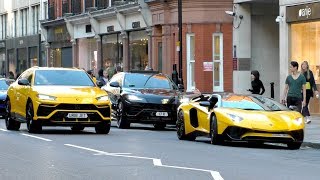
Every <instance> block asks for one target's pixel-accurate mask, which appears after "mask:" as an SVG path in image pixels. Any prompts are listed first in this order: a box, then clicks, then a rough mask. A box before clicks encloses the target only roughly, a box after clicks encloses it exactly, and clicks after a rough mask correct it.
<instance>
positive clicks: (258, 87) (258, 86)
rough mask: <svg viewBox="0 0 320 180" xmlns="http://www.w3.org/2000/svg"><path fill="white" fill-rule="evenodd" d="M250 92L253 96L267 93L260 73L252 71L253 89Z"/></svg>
mask: <svg viewBox="0 0 320 180" xmlns="http://www.w3.org/2000/svg"><path fill="white" fill-rule="evenodd" d="M248 91H250V92H252V94H260V95H262V94H263V93H264V92H265V89H264V86H263V83H262V81H261V80H260V73H259V71H256V70H254V71H251V89H248Z"/></svg>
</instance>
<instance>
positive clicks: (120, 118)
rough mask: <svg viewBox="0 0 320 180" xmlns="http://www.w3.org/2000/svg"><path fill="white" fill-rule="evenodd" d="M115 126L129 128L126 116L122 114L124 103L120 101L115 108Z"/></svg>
mask: <svg viewBox="0 0 320 180" xmlns="http://www.w3.org/2000/svg"><path fill="white" fill-rule="evenodd" d="M117 126H118V128H120V129H127V128H130V123H129V122H128V120H127V119H126V116H125V115H124V105H123V103H122V102H121V101H119V103H118V108H117Z"/></svg>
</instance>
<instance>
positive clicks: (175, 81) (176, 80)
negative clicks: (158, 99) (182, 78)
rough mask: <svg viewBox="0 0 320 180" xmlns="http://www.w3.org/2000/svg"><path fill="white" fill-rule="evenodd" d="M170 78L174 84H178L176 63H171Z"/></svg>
mask: <svg viewBox="0 0 320 180" xmlns="http://www.w3.org/2000/svg"><path fill="white" fill-rule="evenodd" d="M172 80H173V82H174V83H176V85H178V83H179V82H178V71H177V64H174V65H173V71H172Z"/></svg>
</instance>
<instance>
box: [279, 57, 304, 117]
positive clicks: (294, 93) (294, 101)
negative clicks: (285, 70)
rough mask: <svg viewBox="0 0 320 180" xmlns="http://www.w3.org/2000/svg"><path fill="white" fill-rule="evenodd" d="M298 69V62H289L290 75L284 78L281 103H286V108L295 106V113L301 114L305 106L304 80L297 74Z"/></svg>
mask: <svg viewBox="0 0 320 180" xmlns="http://www.w3.org/2000/svg"><path fill="white" fill-rule="evenodd" d="M298 68H299V64H298V62H296V61H291V62H290V72H291V75H288V76H287V78H286V84H285V88H284V92H283V96H282V100H281V102H282V103H283V104H285V103H287V107H290V106H296V107H297V111H298V112H300V113H301V109H302V107H304V106H305V105H306V78H305V77H304V76H303V75H302V74H300V73H299V72H298ZM301 90H302V93H301Z"/></svg>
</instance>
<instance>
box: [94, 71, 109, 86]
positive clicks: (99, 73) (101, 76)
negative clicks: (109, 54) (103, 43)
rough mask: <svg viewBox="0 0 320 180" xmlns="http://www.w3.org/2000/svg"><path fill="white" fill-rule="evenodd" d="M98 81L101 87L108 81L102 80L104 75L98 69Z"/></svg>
mask: <svg viewBox="0 0 320 180" xmlns="http://www.w3.org/2000/svg"><path fill="white" fill-rule="evenodd" d="M97 80H98V81H100V82H101V83H102V85H103V86H104V85H106V84H107V82H108V80H107V79H105V78H104V73H103V69H100V70H99V71H98V78H97Z"/></svg>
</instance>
